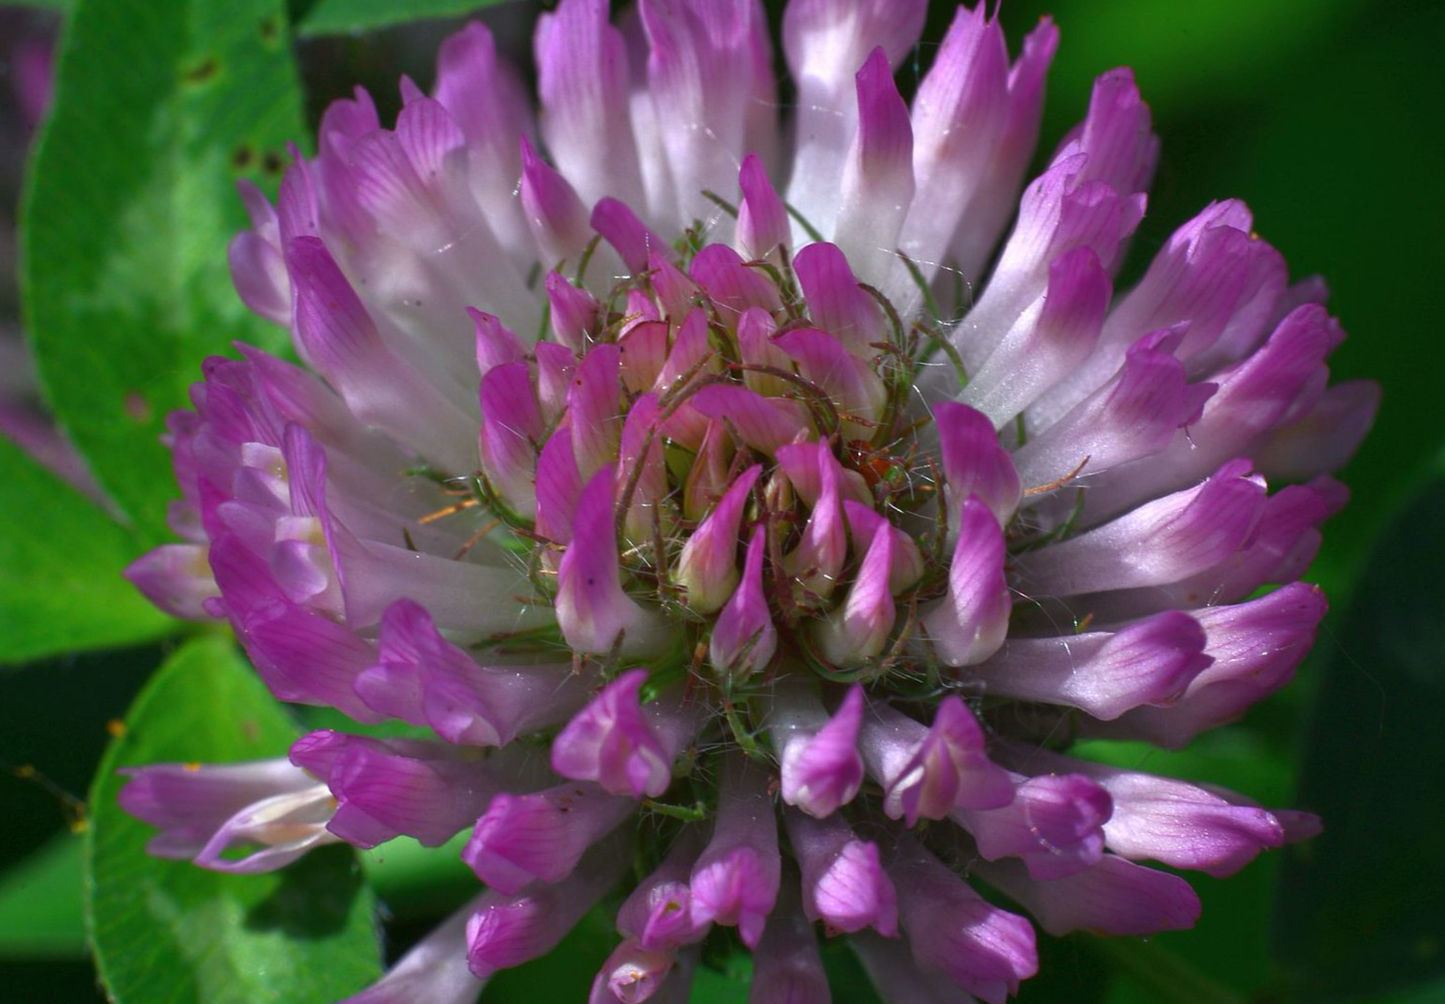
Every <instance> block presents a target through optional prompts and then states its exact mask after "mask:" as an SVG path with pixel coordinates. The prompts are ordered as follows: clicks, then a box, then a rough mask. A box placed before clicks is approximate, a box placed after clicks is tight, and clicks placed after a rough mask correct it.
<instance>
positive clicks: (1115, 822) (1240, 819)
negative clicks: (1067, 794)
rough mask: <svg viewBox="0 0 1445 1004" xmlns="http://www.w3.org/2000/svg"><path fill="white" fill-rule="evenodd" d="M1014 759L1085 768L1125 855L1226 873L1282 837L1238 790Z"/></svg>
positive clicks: (1112, 843)
mask: <svg viewBox="0 0 1445 1004" xmlns="http://www.w3.org/2000/svg"><path fill="white" fill-rule="evenodd" d="M1020 760H1021V762H1025V763H1027V764H1028V765H1029V767H1030V768H1031V769H1040V768H1044V767H1047V768H1048V769H1050V770H1055V771H1070V772H1073V773H1075V774H1083V775H1085V776H1087V777H1089V778H1090V779H1092V780H1093V781H1095V782H1097V783H1098V784H1099V786H1100V787H1102V788H1103V789H1104V790H1105V791H1107V792H1108V793H1109V797H1110V798H1111V799H1112V800H1113V803H1114V812H1113V814H1112V815H1111V816H1110V817H1109V819H1108V821H1107V822H1106V823H1105V824H1104V842H1105V845H1106V846H1107V847H1108V849H1109V850H1110V851H1112V852H1113V853H1115V854H1118V855H1119V856H1120V857H1124V858H1128V859H1130V860H1131V861H1140V860H1150V861H1159V862H1162V863H1163V864H1166V865H1169V866H1171V867H1173V868H1192V869H1197V870H1199V871H1203V872H1206V873H1208V874H1210V875H1213V876H1215V877H1216V878H1224V877H1225V876H1228V875H1233V874H1234V873H1235V872H1237V871H1239V870H1240V869H1241V868H1243V867H1244V866H1245V865H1247V864H1249V862H1251V861H1253V860H1254V858H1255V856H1256V855H1258V854H1259V852H1260V851H1262V850H1266V849H1268V848H1273V847H1280V846H1282V845H1283V844H1284V842H1285V829H1284V826H1283V825H1282V824H1281V823H1280V821H1279V820H1278V819H1277V818H1276V817H1275V816H1274V815H1273V814H1272V813H1270V812H1267V811H1265V810H1264V809H1262V808H1260V807H1259V806H1257V805H1253V804H1248V803H1247V802H1246V801H1245V800H1244V799H1242V798H1239V797H1238V796H1234V797H1226V796H1227V794H1228V793H1215V792H1213V791H1210V790H1208V789H1206V788H1203V787H1201V786H1199V785H1196V784H1190V783H1189V782H1187V781H1176V780H1174V779H1173V778H1167V777H1157V776H1155V775H1153V774H1144V773H1141V772H1139V771H1131V770H1122V769H1119V768H1116V767H1106V766H1104V765H1102V764H1096V763H1091V762H1088V761H1084V760H1078V759H1075V758H1073V757H1064V756H1057V755H1055V754H1051V753H1042V752H1041V753H1039V754H1038V755H1034V754H1033V753H1021V754H1020Z"/></svg>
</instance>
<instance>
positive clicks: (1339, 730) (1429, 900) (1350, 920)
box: [1275, 467, 1445, 1001]
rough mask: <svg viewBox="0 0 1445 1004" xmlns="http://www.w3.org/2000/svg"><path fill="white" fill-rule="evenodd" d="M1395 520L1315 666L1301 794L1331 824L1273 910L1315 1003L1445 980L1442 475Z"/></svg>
mask: <svg viewBox="0 0 1445 1004" xmlns="http://www.w3.org/2000/svg"><path fill="white" fill-rule="evenodd" d="M1438 469H1439V468H1438V467H1437V470H1438ZM1390 525H1391V529H1390V530H1389V531H1388V532H1386V533H1385V534H1384V536H1382V537H1381V538H1380V540H1379V541H1378V542H1377V544H1376V546H1375V549H1374V551H1373V553H1372V555H1371V557H1370V560H1369V563H1368V565H1367V567H1366V569H1365V573H1364V575H1363V577H1362V578H1361V580H1360V582H1359V585H1358V587H1357V588H1356V589H1355V592H1354V601H1353V603H1352V604H1351V606H1350V609H1349V610H1348V611H1347V612H1346V613H1345V615H1344V616H1343V618H1340V619H1338V620H1337V621H1335V624H1336V627H1335V628H1334V630H1333V632H1330V633H1327V635H1326V638H1327V639H1328V640H1327V641H1326V643H1325V644H1324V645H1323V646H1322V647H1321V648H1320V649H1318V650H1317V651H1316V654H1315V664H1314V666H1313V670H1312V671H1313V672H1315V673H1318V674H1319V675H1320V676H1321V677H1322V681H1321V687H1320V691H1319V695H1318V703H1317V705H1316V707H1315V708H1314V719H1313V722H1312V726H1311V729H1310V733H1309V741H1308V745H1307V748H1306V752H1305V760H1304V766H1303V769H1302V773H1301V780H1300V799H1299V800H1300V802H1301V803H1302V804H1303V805H1304V806H1306V807H1308V808H1309V809H1312V810H1314V811H1316V812H1318V813H1320V814H1321V815H1322V816H1323V817H1324V820H1325V831H1324V833H1323V834H1322V835H1321V836H1320V837H1319V838H1318V839H1316V840H1314V841H1313V842H1311V843H1310V844H1307V845H1305V846H1304V847H1302V848H1300V851H1299V853H1298V854H1296V855H1292V856H1291V857H1290V858H1289V859H1288V860H1287V862H1286V865H1285V868H1284V870H1283V882H1282V887H1281V890H1280V897H1279V908H1278V912H1277V913H1276V916H1275V924H1276V931H1277V934H1278V937H1277V942H1278V946H1279V949H1280V952H1281V954H1282V955H1283V956H1284V958H1285V960H1286V961H1287V962H1288V963H1289V964H1291V965H1292V966H1293V967H1294V969H1295V971H1296V975H1297V977H1298V980H1299V988H1300V991H1301V993H1302V995H1303V996H1304V997H1307V998H1308V999H1310V1000H1320V1001H1323V1000H1347V999H1351V998H1355V997H1359V996H1363V995H1365V994H1371V993H1380V992H1382V991H1387V990H1390V991H1399V992H1401V993H1406V992H1408V991H1411V990H1412V989H1413V988H1414V987H1415V985H1416V984H1419V983H1424V982H1427V981H1428V982H1433V983H1438V982H1439V981H1440V978H1441V976H1442V975H1445V911H1442V910H1441V909H1440V890H1442V889H1445V856H1442V854H1441V850H1440V834H1441V833H1445V800H1442V799H1441V797H1440V793H1441V792H1442V791H1445V729H1442V728H1441V724H1440V723H1441V722H1442V721H1445V619H1442V617H1441V610H1442V609H1445V578H1442V577H1441V575H1440V556H1441V555H1445V477H1442V476H1440V475H1439V474H1437V475H1436V476H1435V477H1434V478H1433V479H1432V480H1431V481H1430V482H1429V483H1428V484H1427V485H1426V486H1425V487H1424V488H1423V489H1422V490H1421V491H1420V492H1419V493H1418V494H1417V495H1416V497H1415V498H1414V499H1413V501H1411V502H1410V503H1409V504H1408V505H1406V506H1405V507H1404V508H1403V509H1402V510H1401V511H1398V512H1397V513H1396V514H1395V518H1394V519H1393V520H1392V521H1391V524H1390Z"/></svg>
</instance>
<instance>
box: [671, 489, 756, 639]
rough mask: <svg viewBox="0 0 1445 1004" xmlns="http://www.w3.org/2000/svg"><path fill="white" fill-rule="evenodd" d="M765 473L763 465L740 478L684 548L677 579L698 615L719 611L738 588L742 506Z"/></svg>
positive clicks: (688, 603) (689, 603) (679, 561)
mask: <svg viewBox="0 0 1445 1004" xmlns="http://www.w3.org/2000/svg"><path fill="white" fill-rule="evenodd" d="M762 472H763V468H762V465H761V464H754V465H753V466H752V467H749V468H748V469H747V470H746V471H744V472H743V473H742V474H740V475H738V477H737V479H736V480H734V481H733V483H732V485H731V486H729V487H728V490H727V491H726V492H725V493H723V497H722V498H721V499H720V500H719V501H718V504H717V506H716V507H714V509H713V511H712V512H710V513H709V514H708V516H707V518H706V519H704V520H703V521H702V523H700V524H699V525H698V528H697V529H696V530H695V531H693V534H692V536H691V537H689V538H688V540H687V544H686V545H685V546H684V547H683V549H682V557H681V558H679V559H678V564H677V572H676V573H675V575H674V579H675V580H676V582H677V583H678V584H679V585H680V586H682V588H683V591H684V593H685V595H686V597H687V605H688V606H690V607H692V609H694V610H696V611H698V612H699V613H713V612H714V611H717V610H720V609H721V608H722V606H723V604H725V603H726V602H727V601H728V598H729V597H731V596H732V594H733V591H734V590H735V589H736V588H737V584H738V557H737V554H738V531H739V526H740V523H741V521H742V515H743V507H744V506H745V505H746V504H747V501H748V496H749V495H750V494H751V493H752V490H753V486H754V485H755V484H757V481H758V476H759V475H760V474H762Z"/></svg>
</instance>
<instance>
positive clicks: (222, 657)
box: [86, 637, 379, 1004]
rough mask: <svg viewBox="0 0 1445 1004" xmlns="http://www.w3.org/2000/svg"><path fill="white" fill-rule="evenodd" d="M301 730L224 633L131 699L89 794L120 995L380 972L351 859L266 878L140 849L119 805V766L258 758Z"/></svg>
mask: <svg viewBox="0 0 1445 1004" xmlns="http://www.w3.org/2000/svg"><path fill="white" fill-rule="evenodd" d="M294 738H295V730H294V728H293V727H292V724H291V722H290V720H289V719H288V718H287V716H286V714H285V712H284V711H283V710H282V709H281V708H280V706H279V705H277V704H276V702H275V701H274V700H273V699H272V698H271V696H270V694H268V693H267V692H266V690H265V688H264V687H263V686H262V684H261V683H260V681H259V680H258V679H257V678H256V675H255V674H254V673H253V672H252V671H251V670H250V668H249V667H248V666H246V664H245V663H244V661H242V659H241V658H240V657H239V656H238V655H237V654H236V652H235V649H234V648H233V647H232V646H231V644H230V642H229V641H227V640H225V639H223V638H219V637H205V638H199V639H195V640H193V641H191V642H189V643H187V644H186V646H185V647H183V648H182V649H181V650H180V651H179V652H178V653H177V654H176V655H175V656H174V657H173V658H172V659H171V660H170V661H169V662H167V663H166V665H165V666H163V667H162V668H161V669H160V671H159V672H158V673H157V674H156V676H155V677H154V678H153V679H152V680H151V682H150V683H149V684H148V685H147V686H146V689H145V690H144V691H142V692H141V695H140V696H139V697H138V698H137V699H136V702H135V705H134V706H133V707H132V708H131V711H130V713H129V715H128V716H127V717H126V721H125V733H124V735H122V736H121V737H120V738H119V739H117V740H116V741H115V742H114V743H113V744H112V745H111V747H110V749H109V750H108V751H107V753H106V756H105V759H104V760H103V761H102V762H101V765H100V771H99V773H98V775H97V776H96V781H95V786H94V788H93V789H92V791H91V797H90V804H91V828H90V831H89V834H90V835H89V837H88V838H87V861H86V864H87V875H86V896H87V908H88V922H89V933H90V937H91V944H92V946H93V948H94V951H95V958H96V965H97V968H98V969H99V971H100V975H101V978H102V979H103V980H104V981H105V984H106V987H107V989H108V990H109V992H110V994H111V996H112V998H113V999H114V1000H116V1001H117V1002H119V1004H149V1002H162V1001H164V1002H167V1004H253V1002H255V1001H286V1002H292V1001H294V1002H298V1004H304V1002H307V1001H318V1002H320V1001H330V1000H336V999H338V998H341V997H344V996H346V995H347V994H349V993H355V992H356V991H357V990H359V989H360V988H361V987H362V986H364V985H365V984H366V983H367V982H369V981H370V980H371V979H373V978H374V977H375V976H376V974H377V972H378V969H379V966H378V958H377V941H376V933H375V928H374V923H373V917H372V913H373V905H374V904H373V899H372V896H371V894H370V892H369V890H368V889H367V888H366V886H365V884H364V883H363V881H362V878H361V871H360V869H359V868H357V866H356V860H355V856H354V855H353V854H352V853H351V852H350V851H349V850H346V849H343V848H337V847H330V848H323V849H322V850H320V851H316V852H313V853H311V854H310V855H308V856H307V857H306V858H304V859H303V860H301V861H300V862H298V863H296V864H294V865H292V866H291V867H289V868H286V869H284V870H282V871H279V872H274V873H271V874H268V875H251V876H242V875H224V874H221V873H218V872H211V871H205V870H203V869H200V868H197V867H196V866H194V865H192V864H190V863H189V862H185V861H163V860H160V859H158V858H152V857H150V856H148V855H147V854H146V852H145V845H146V842H147V841H148V840H149V839H150V838H151V837H152V836H153V835H154V833H155V831H154V830H153V829H152V828H151V827H149V826H147V825H146V824H144V823H141V822H139V821H137V820H135V819H132V818H131V817H130V816H128V815H126V814H125V813H124V812H122V811H121V809H120V807H119V805H118V804H117V802H116V795H117V793H118V791H119V789H120V787H121V783H122V780H123V779H122V778H121V777H119V776H118V775H117V774H116V770H117V769H118V768H120V767H127V766H134V765H139V764H146V763H154V762H159V761H170V762H174V761H183V762H191V761H220V762H225V761H236V760H252V759H259V758H264V757H268V756H278V755H282V754H284V753H285V750H286V748H287V746H288V744H289V743H290V742H291V741H292V740H293V739H294Z"/></svg>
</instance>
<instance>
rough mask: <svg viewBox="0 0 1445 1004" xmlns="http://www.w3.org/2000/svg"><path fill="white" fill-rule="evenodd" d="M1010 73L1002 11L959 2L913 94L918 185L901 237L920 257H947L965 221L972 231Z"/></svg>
mask: <svg viewBox="0 0 1445 1004" xmlns="http://www.w3.org/2000/svg"><path fill="white" fill-rule="evenodd" d="M1008 77H1009V60H1008V48H1007V45H1006V43H1005V41H1004V36H1003V29H1002V28H1001V27H1000V25H999V23H998V21H997V19H996V18H991V17H989V15H988V12H987V9H986V7H985V5H983V4H979V5H978V6H976V7H975V8H973V9H972V10H969V9H968V8H965V7H962V6H960V7H959V8H958V9H957V10H956V11H955V13H954V18H953V23H952V24H951V25H950V26H949V29H948V34H947V35H945V36H944V39H943V42H942V44H941V45H940V46H939V49H938V52H937V54H936V55H935V57H934V61H933V66H932V67H931V68H930V69H929V71H928V73H927V74H926V75H925V76H924V78H923V80H922V81H920V82H919V85H918V92H917V95H916V96H915V98H914V101H913V109H912V110H913V133H914V154H913V171H914V174H915V175H916V177H917V192H916V194H915V198H914V202H913V207H912V209H911V211H910V212H909V215H908V219H907V222H906V223H905V225H904V229H903V234H902V235H901V238H900V241H899V245H900V246H901V247H902V248H903V250H904V251H905V252H906V253H907V254H908V255H909V257H911V258H912V259H913V260H914V261H915V262H919V263H920V264H924V263H929V262H938V261H942V260H943V259H944V257H945V255H946V253H947V251H948V244H949V239H950V237H952V235H953V234H954V233H956V232H958V231H959V229H960V223H964V224H965V226H964V227H963V228H962V229H963V230H964V232H967V230H968V229H970V228H971V224H972V222H973V220H974V219H975V218H976V217H977V216H978V215H979V213H978V211H977V210H976V209H974V207H972V206H971V205H970V203H971V201H972V200H973V199H974V198H975V197H976V196H977V195H979V194H980V192H981V189H982V187H983V185H984V183H985V181H986V180H987V177H988V173H989V171H990V169H991V168H992V166H993V164H994V162H995V160H996V156H997V152H998V151H997V147H998V144H999V140H1000V137H1001V135H1002V133H1003V129H1004V125H1005V122H1006V118H1007V115H1008V110H1009V80H1008ZM1014 183H1015V184H1017V182H1016V181H1015V182H1014ZM1010 194H1011V193H1010ZM970 210H972V211H970ZM992 239H993V238H992V237H990V238H989V240H990V241H992ZM924 267H925V268H926V267H927V266H926V264H925V266H924ZM927 274H929V273H928V272H925V275H927ZM975 274H976V273H972V272H971V273H969V275H970V277H973V276H974V275H975Z"/></svg>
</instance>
